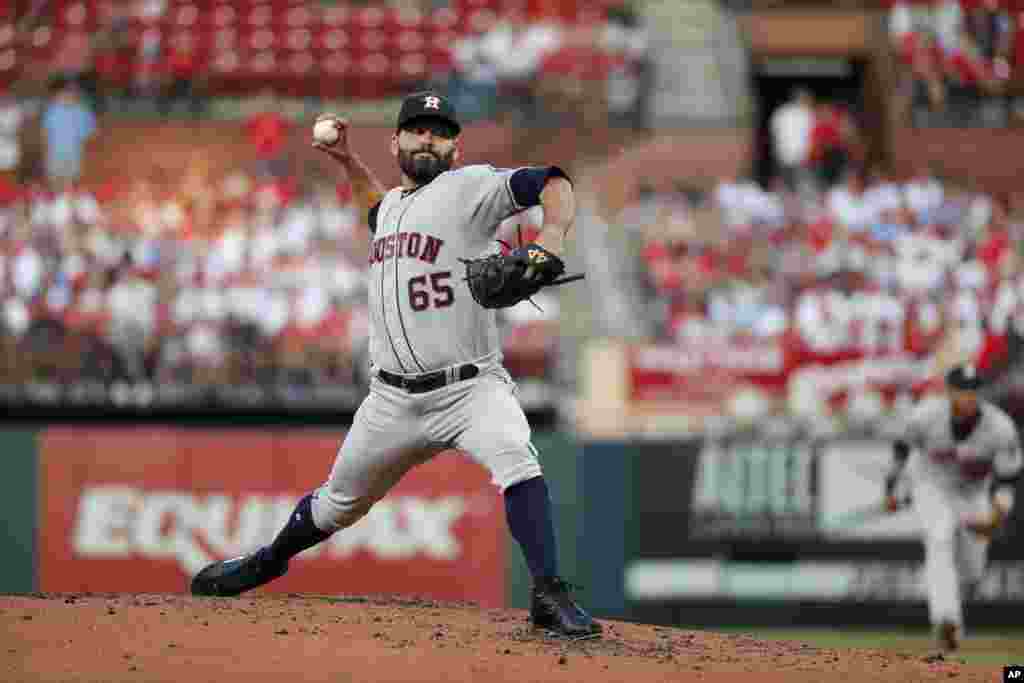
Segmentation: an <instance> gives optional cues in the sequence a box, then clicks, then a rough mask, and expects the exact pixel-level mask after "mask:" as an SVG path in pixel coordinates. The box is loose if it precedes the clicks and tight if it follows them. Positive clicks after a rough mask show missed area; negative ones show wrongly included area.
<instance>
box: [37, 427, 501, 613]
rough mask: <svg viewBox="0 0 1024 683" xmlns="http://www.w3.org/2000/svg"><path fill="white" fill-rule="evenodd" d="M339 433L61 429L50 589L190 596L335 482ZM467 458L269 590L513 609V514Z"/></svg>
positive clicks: (408, 489)
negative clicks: (213, 568) (509, 578)
mask: <svg viewBox="0 0 1024 683" xmlns="http://www.w3.org/2000/svg"><path fill="white" fill-rule="evenodd" d="M340 442H341V435H340V434H338V433H337V432H333V431H320V430H312V429H305V430H300V429H295V430H283V431H273V430H258V431H257V430H219V431H217V430H187V429H164V428H148V427H144V428H136V429H127V428H118V429H113V428H111V429H97V428H60V429H51V430H49V431H47V432H46V433H44V434H43V435H42V436H41V442H40V474H39V477H40V482H41V495H40V502H39V505H40V508H39V515H40V517H39V519H40V528H39V536H40V538H39V548H40V552H39V589H40V590H43V591H91V592H107V591H112V592H113V591H116V592H180V591H184V590H186V589H187V585H188V582H189V580H190V579H191V577H192V575H194V574H195V573H196V572H198V571H199V570H200V569H201V568H202V567H203V566H205V565H206V564H207V563H209V562H212V561H214V560H217V559H223V558H227V557H235V556H238V555H240V554H243V553H245V552H247V551H249V550H252V549H254V548H256V547H258V546H260V545H262V544H265V543H267V542H269V541H270V540H272V539H273V537H274V535H275V534H276V533H277V531H278V530H279V529H280V528H281V527H282V526H283V524H284V521H285V519H286V518H287V516H288V514H289V513H290V512H291V510H292V509H293V508H294V506H295V503H296V502H297V501H298V499H299V498H300V497H301V496H302V495H304V494H305V493H307V492H308V491H310V490H312V489H313V488H315V487H317V486H319V485H320V484H321V483H322V481H323V479H324V478H325V477H326V476H327V474H328V472H329V471H330V466H331V463H332V462H333V459H334V456H335V452H336V450H337V448H338V445H339V444H340ZM503 510H504V509H503V506H502V503H501V500H500V494H499V493H498V491H497V489H496V488H495V487H493V486H492V485H491V484H490V476H489V474H488V472H487V471H486V470H485V469H484V468H482V467H480V466H479V465H477V464H476V463H473V462H472V461H471V460H469V459H468V458H465V457H464V456H462V455H461V454H459V453H456V452H446V453H443V454H441V455H439V456H437V457H436V458H434V459H433V460H431V461H430V462H429V463H427V464H425V465H422V466H420V467H418V468H415V469H413V470H412V471H410V472H409V473H408V474H407V475H406V476H405V478H403V479H402V481H401V482H399V484H398V486H396V487H395V489H393V490H392V492H391V493H390V494H389V495H388V496H387V497H386V498H384V499H383V500H382V501H380V502H378V503H377V505H375V506H374V508H373V509H372V510H371V511H370V513H369V514H368V515H367V516H366V517H365V518H364V519H362V520H361V521H359V522H358V523H357V524H355V525H354V526H352V527H351V528H349V529H346V530H345V531H344V532H343V533H339V534H336V535H335V536H333V537H332V538H330V539H329V540H328V541H326V542H324V543H323V544H321V545H320V546H318V547H316V548H311V549H310V550H308V551H306V552H305V553H303V554H302V555H300V556H298V557H297V558H296V559H295V560H293V562H292V567H291V570H290V572H289V573H288V575H286V576H285V577H283V578H281V579H279V580H277V581H275V582H273V583H272V584H269V585H268V586H266V587H265V588H263V589H261V590H265V591H267V592H277V593H288V592H303V593H321V594H361V595H362V594H395V593H401V594H407V595H417V596H423V597H430V598H435V599H444V600H466V601H473V602H478V603H480V604H482V605H485V606H501V605H503V604H504V600H505V598H504V585H505V565H506V558H505V547H506V533H505V525H504V511H503Z"/></svg>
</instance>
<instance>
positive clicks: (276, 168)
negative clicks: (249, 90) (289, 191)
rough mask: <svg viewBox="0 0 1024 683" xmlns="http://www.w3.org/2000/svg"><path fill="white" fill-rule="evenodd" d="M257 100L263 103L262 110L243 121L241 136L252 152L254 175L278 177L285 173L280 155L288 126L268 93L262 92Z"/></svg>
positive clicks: (286, 137)
mask: <svg viewBox="0 0 1024 683" xmlns="http://www.w3.org/2000/svg"><path fill="white" fill-rule="evenodd" d="M260 99H261V101H262V102H263V107H262V110H261V111H259V112H258V113H256V114H253V115H252V116H250V117H249V118H248V119H247V120H246V122H245V132H246V135H247V136H248V138H249V141H250V143H251V144H252V146H253V148H254V149H255V150H256V171H257V173H260V174H263V175H267V176H270V177H281V176H284V175H285V174H286V173H287V170H288V162H287V159H286V158H285V154H284V151H285V144H286V143H287V141H288V135H289V134H290V132H291V130H290V129H291V126H290V125H289V123H288V120H287V119H285V118H284V116H282V115H281V112H280V107H278V106H277V96H276V95H275V94H274V92H273V91H272V90H269V89H268V90H264V91H263V92H262V93H261V94H260Z"/></svg>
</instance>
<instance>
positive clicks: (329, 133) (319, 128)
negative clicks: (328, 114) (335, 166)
mask: <svg viewBox="0 0 1024 683" xmlns="http://www.w3.org/2000/svg"><path fill="white" fill-rule="evenodd" d="M339 137H340V133H338V129H337V128H336V127H335V126H334V121H333V120H331V119H323V120H322V121H317V122H316V124H314V126H313V139H314V140H316V141H317V142H319V143H322V144H325V145H333V144H334V143H335V142H337V141H338V138H339Z"/></svg>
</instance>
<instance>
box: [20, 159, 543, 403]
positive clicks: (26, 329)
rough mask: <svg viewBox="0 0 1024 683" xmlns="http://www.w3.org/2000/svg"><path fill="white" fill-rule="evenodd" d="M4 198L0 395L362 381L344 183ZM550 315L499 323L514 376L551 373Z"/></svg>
mask: <svg viewBox="0 0 1024 683" xmlns="http://www.w3.org/2000/svg"><path fill="white" fill-rule="evenodd" d="M0 198H2V202H0V302H2V304H0V306H2V308H0V341H2V344H3V347H4V348H3V352H2V354H0V356H2V358H3V361H2V363H3V367H2V369H0V378H2V379H0V383H5V384H23V383H26V382H50V383H55V384H58V385H62V386H66V385H69V384H75V383H83V382H84V383H90V382H92V383H94V384H97V385H109V384H110V383H111V382H125V383H139V382H148V383H151V384H155V385H171V386H173V385H197V386H210V385H222V386H246V385H248V386H282V387H310V386H353V385H359V384H361V383H363V382H365V381H366V376H365V373H366V370H367V369H368V368H367V364H366V359H365V355H364V354H365V343H366V336H367V317H366V311H365V289H364V277H363V275H364V270H365V267H366V266H365V264H366V249H367V230H365V229H364V226H363V225H362V224H361V217H360V215H359V212H358V211H357V209H356V208H355V207H354V205H353V204H352V202H351V197H350V191H349V188H348V186H347V185H346V184H340V185H339V184H337V183H336V182H334V181H333V180H330V179H328V178H324V177H313V178H308V179H304V180H301V181H300V180H297V179H295V178H292V177H289V176H288V175H283V176H274V175H270V174H266V173H255V172H254V173H250V172H248V171H244V170H239V171H236V172H233V173H230V174H228V175H226V176H224V177H223V178H212V177H210V176H209V174H208V173H207V171H206V169H205V167H204V164H203V161H202V158H201V156H197V158H196V161H195V163H194V164H192V166H191V167H190V168H189V169H188V170H187V172H186V173H184V174H183V175H182V176H180V177H175V176H173V175H170V174H168V173H166V172H159V171H158V172H154V173H153V174H152V175H151V176H150V177H145V178H138V179H136V180H135V181H134V182H132V183H131V184H130V185H129V186H127V187H118V188H110V189H109V190H104V191H102V192H100V193H99V196H97V194H96V193H93V192H90V191H88V190H87V189H85V188H84V187H82V186H81V185H79V184H75V183H72V184H69V185H66V186H64V187H63V188H61V189H59V190H54V189H51V188H49V187H48V186H46V185H45V184H33V185H28V186H24V187H18V186H15V185H13V184H10V183H6V184H4V186H3V187H0ZM527 220H532V221H536V220H538V217H536V216H534V215H533V214H527V215H523V216H520V217H519V218H518V219H515V220H513V221H510V222H509V224H508V225H506V226H504V228H505V230H506V233H505V234H506V236H507V235H508V231H511V234H515V228H516V227H518V225H519V223H522V222H524V221H527ZM524 227H525V228H526V229H527V230H529V229H531V225H525V226H524ZM543 309H544V311H543V312H538V311H535V310H534V309H530V310H526V309H523V310H519V309H518V308H517V309H509V311H508V315H506V316H504V317H503V323H504V328H505V330H506V334H507V340H506V341H507V344H506V346H507V349H508V352H509V354H510V360H511V363H510V365H511V368H510V369H512V370H513V371H514V372H515V373H516V374H517V375H519V376H524V375H525V376H537V377H543V376H544V375H545V373H546V372H547V370H548V363H549V361H550V355H551V352H552V350H553V341H554V338H555V336H554V333H553V328H552V327H551V324H550V323H551V321H553V320H554V319H555V318H556V317H557V305H556V302H545V303H544V305H543Z"/></svg>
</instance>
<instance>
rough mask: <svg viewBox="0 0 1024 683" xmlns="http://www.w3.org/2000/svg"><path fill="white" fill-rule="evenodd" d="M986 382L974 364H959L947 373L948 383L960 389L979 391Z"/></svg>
mask: <svg viewBox="0 0 1024 683" xmlns="http://www.w3.org/2000/svg"><path fill="white" fill-rule="evenodd" d="M983 384H984V378H982V376H981V373H979V372H978V369H977V368H976V367H974V366H973V365H957V366H956V367H954V368H953V369H952V370H950V371H949V372H947V373H946V385H947V386H948V387H949V388H950V389H956V390H958V391H977V390H978V389H980V388H981V387H982V385H983Z"/></svg>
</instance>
